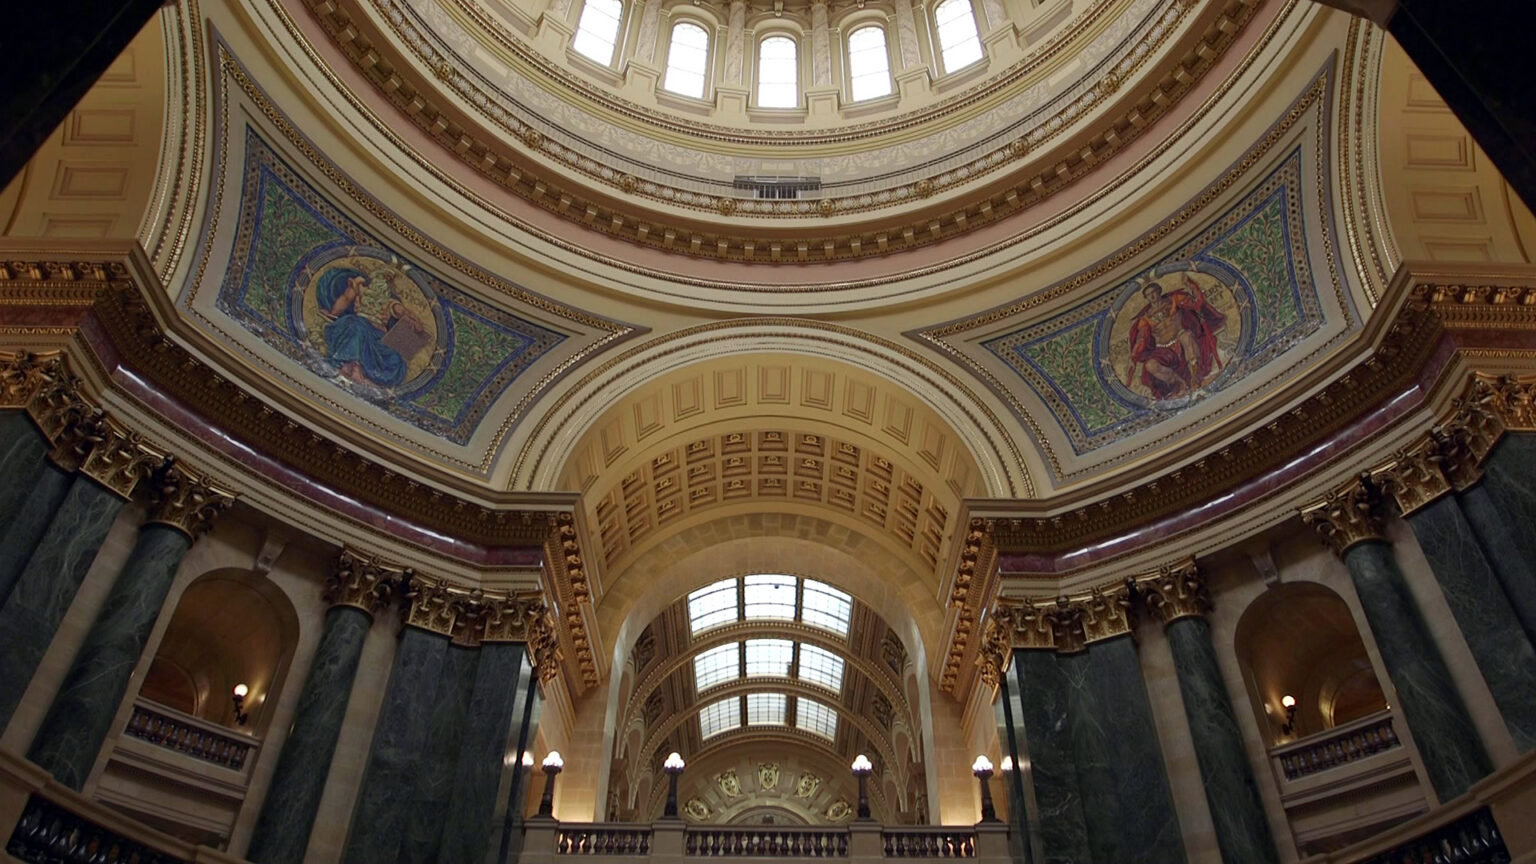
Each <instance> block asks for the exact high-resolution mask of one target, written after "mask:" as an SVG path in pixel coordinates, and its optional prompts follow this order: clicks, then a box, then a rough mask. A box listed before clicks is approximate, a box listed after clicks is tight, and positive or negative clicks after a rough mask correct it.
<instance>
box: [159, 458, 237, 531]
mask: <svg viewBox="0 0 1536 864" xmlns="http://www.w3.org/2000/svg"><path fill="white" fill-rule="evenodd" d="M149 487H150V495H151V496H152V499H153V506H152V508H151V510H150V513H149V520H148V521H150V522H155V523H158V524H161V525H169V526H171V527H172V528H175V529H177V530H178V531H181V532H182V533H183V534H186V535H187V537H188V538H190V539H192V540H196V539H197V538H198V537H199V536H201V535H203V534H205V533H207V532H208V531H210V530H212V528H213V522H214V520H215V519H216V518H218V516H219V514H220V513H223V512H224V511H225V510H228V509H229V508H230V507H231V506H232V505H233V504H234V503H235V493H233V492H230V491H228V490H226V489H223V488H221V487H219V486H216V485H214V482H213V480H211V479H210V478H209V477H208V476H206V475H204V474H199V473H197V472H195V471H192V470H191V469H188V468H186V467H185V466H183V465H181V464H179V463H177V461H176V459H175V458H174V457H172V458H170V459H167V460H166V462H165V464H164V465H162V466H161V467H160V469H159V470H158V471H156V472H155V473H154V475H153V477H151V479H150V483H149Z"/></svg>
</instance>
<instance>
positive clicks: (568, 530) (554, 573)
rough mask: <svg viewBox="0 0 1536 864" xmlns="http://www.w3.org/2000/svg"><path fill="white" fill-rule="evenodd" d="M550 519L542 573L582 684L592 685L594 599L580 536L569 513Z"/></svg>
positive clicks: (595, 673) (594, 669) (594, 675)
mask: <svg viewBox="0 0 1536 864" xmlns="http://www.w3.org/2000/svg"><path fill="white" fill-rule="evenodd" d="M553 522H554V525H553V528H552V529H551V530H550V532H549V536H548V538H547V539H546V540H545V543H544V561H545V565H544V566H545V572H546V574H547V576H548V577H549V580H550V584H552V585H553V586H554V590H555V593H556V596H558V597H559V600H560V607H561V608H562V609H564V610H565V614H564V621H563V624H564V626H563V627H562V628H561V629H562V630H563V633H564V635H565V638H566V640H567V641H568V644H569V646H570V648H571V650H572V652H574V653H575V655H576V665H577V668H578V669H580V671H581V680H582V684H583V685H584V686H587V687H596V686H597V683H598V679H599V675H598V669H597V657H596V655H595V654H594V653H593V651H592V638H591V636H590V634H588V632H587V617H588V615H589V614H591V612H592V604H593V602H594V600H595V598H594V597H593V596H592V587H591V585H590V584H589V582H588V580H587V569H586V564H585V562H584V560H583V556H582V549H581V536H580V534H579V532H577V530H576V520H575V517H574V515H573V514H571V513H561V514H559V515H557V516H555V517H554V520H553ZM562 653H563V652H562Z"/></svg>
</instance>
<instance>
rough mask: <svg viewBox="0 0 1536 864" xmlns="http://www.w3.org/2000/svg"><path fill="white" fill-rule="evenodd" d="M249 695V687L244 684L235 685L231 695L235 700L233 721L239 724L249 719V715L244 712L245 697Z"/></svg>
mask: <svg viewBox="0 0 1536 864" xmlns="http://www.w3.org/2000/svg"><path fill="white" fill-rule="evenodd" d="M249 695H251V688H249V687H247V686H245V685H244V684H236V685H235V692H234V696H233V698H234V700H235V722H236V723H237V724H239V725H241V726H244V725H245V721H247V720H249V719H251V715H249V714H247V713H245V697H247V696H249Z"/></svg>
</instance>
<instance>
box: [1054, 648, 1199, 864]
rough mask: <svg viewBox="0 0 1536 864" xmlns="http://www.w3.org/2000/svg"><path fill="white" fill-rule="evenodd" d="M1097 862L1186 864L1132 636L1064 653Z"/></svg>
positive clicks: (1084, 805) (1086, 814)
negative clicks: (1182, 863) (1076, 651)
mask: <svg viewBox="0 0 1536 864" xmlns="http://www.w3.org/2000/svg"><path fill="white" fill-rule="evenodd" d="M1061 663H1062V671H1063V672H1064V673H1065V676H1066V681H1067V723H1068V725H1069V727H1070V728H1071V731H1072V748H1073V753H1074V755H1075V756H1076V762H1077V776H1078V782H1079V786H1080V788H1081V790H1082V795H1083V800H1082V808H1083V816H1084V819H1085V822H1086V824H1087V828H1088V847H1089V849H1090V851H1091V852H1092V860H1093V862H1094V864H1180V862H1183V861H1185V860H1186V859H1185V855H1184V842H1183V839H1182V837H1181V835H1180V832H1179V822H1178V817H1177V814H1176V813H1175V811H1174V808H1173V792H1172V790H1171V789H1170V788H1169V786H1168V775H1167V772H1166V770H1165V769H1164V767H1163V754H1162V745H1161V744H1160V743H1159V742H1158V739H1157V727H1156V726H1155V725H1154V723H1153V720H1152V704H1151V702H1150V701H1149V700H1148V698H1147V687H1146V683H1145V682H1144V681H1143V680H1142V677H1141V663H1140V662H1139V660H1138V659H1137V657H1136V645H1135V643H1134V642H1133V641H1132V640H1131V637H1130V635H1129V634H1125V635H1121V636H1116V637H1113V638H1109V639H1104V640H1102V641H1098V642H1094V643H1093V644H1091V645H1089V646H1088V649H1087V650H1086V651H1081V652H1078V653H1076V654H1068V655H1063V656H1062V657H1061Z"/></svg>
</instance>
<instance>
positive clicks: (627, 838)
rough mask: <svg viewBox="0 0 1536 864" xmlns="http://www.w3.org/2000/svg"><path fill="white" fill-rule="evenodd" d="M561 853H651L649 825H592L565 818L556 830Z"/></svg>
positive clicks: (558, 852) (556, 850)
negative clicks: (572, 821)
mask: <svg viewBox="0 0 1536 864" xmlns="http://www.w3.org/2000/svg"><path fill="white" fill-rule="evenodd" d="M555 853H556V854H558V855H649V854H651V828H650V826H649V825H643V826H626V825H592V824H585V825H583V824H573V823H569V822H563V823H561V824H560V830H559V831H558V832H557V833H556V834H555Z"/></svg>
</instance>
